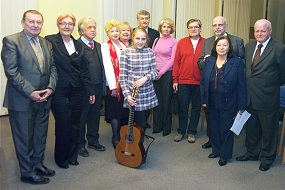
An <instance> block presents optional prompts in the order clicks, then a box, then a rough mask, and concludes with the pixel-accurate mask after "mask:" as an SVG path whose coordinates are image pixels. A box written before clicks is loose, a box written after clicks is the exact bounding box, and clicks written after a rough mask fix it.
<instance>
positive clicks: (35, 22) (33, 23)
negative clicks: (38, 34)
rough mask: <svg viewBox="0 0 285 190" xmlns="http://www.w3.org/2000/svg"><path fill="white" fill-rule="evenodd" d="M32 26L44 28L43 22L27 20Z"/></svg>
mask: <svg viewBox="0 0 285 190" xmlns="http://www.w3.org/2000/svg"><path fill="white" fill-rule="evenodd" d="M25 21H26V22H27V23H28V24H29V25H30V26H34V25H36V24H37V25H38V26H42V25H43V21H39V20H38V21H35V20H25Z"/></svg>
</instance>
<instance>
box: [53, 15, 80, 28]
mask: <svg viewBox="0 0 285 190" xmlns="http://www.w3.org/2000/svg"><path fill="white" fill-rule="evenodd" d="M65 18H71V20H72V22H73V26H75V23H76V18H75V16H74V15H73V14H71V13H63V14H61V15H59V16H58V17H57V20H56V25H57V26H59V23H60V22H61V21H62V20H63V19H65Z"/></svg>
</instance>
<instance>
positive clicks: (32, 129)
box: [1, 10, 57, 184]
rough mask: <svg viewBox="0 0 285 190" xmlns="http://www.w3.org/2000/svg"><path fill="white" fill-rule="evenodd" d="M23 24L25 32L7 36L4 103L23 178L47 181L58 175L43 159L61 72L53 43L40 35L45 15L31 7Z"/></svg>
mask: <svg viewBox="0 0 285 190" xmlns="http://www.w3.org/2000/svg"><path fill="white" fill-rule="evenodd" d="M21 23H22V26H23V28H24V30H23V31H21V32H19V33H16V34H13V35H10V36H6V37H4V38H3V48H2V52H1V58H2V61H3V65H4V70H5V74H6V76H7V79H8V80H7V85H6V92H5V97H4V103H3V106H4V107H6V108H8V111H9V120H10V125H11V129H12V135H13V140H14V145H15V149H16V155H17V158H18V162H19V165H20V172H21V181H22V182H26V183H31V184H46V183H49V181H50V180H49V178H48V177H51V176H54V175H55V171H53V170H50V169H48V168H47V167H45V166H44V164H43V160H44V152H45V146H46V137H47V130H48V119H49V110H50V104H51V99H50V95H51V94H52V93H53V91H54V89H55V86H56V82H57V72H56V67H55V65H54V62H53V55H52V46H51V44H50V43H49V42H47V41H46V40H45V39H43V38H42V37H39V34H40V32H41V28H42V25H43V16H42V15H41V14H40V13H39V12H38V11H36V10H28V11H26V12H25V13H24V14H23V18H22V21H21ZM33 46H38V47H33ZM34 49H35V50H34ZM39 56H40V57H39ZM45 176H48V177H45Z"/></svg>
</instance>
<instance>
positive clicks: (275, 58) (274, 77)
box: [245, 38, 285, 110]
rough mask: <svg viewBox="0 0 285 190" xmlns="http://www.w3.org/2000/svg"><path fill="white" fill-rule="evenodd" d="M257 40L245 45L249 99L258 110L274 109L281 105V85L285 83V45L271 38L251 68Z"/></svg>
mask: <svg viewBox="0 0 285 190" xmlns="http://www.w3.org/2000/svg"><path fill="white" fill-rule="evenodd" d="M256 43H257V42H256V41H254V42H250V43H248V44H246V46H245V61H246V83H247V93H248V96H247V97H248V99H247V103H249V101H251V103H252V106H253V108H254V109H256V110H273V109H277V108H279V105H280V85H282V84H284V83H285V45H284V44H282V43H280V42H278V41H276V40H274V39H272V38H271V39H270V40H269V42H268V44H267V45H266V47H265V49H264V51H263V53H262V54H261V56H260V58H259V59H258V61H257V63H256V65H255V67H254V68H253V69H252V70H251V64H252V57H253V54H254V50H255V47H256Z"/></svg>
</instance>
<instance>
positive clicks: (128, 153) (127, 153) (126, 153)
mask: <svg viewBox="0 0 285 190" xmlns="http://www.w3.org/2000/svg"><path fill="white" fill-rule="evenodd" d="M121 153H123V154H124V155H126V156H132V157H135V155H134V154H132V153H130V152H126V151H121Z"/></svg>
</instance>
